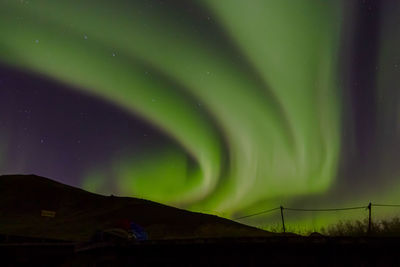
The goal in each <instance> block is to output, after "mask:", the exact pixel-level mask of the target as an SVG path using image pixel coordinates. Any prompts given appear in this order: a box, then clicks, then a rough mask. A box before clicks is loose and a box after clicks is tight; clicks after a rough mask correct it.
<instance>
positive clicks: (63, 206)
mask: <svg viewBox="0 0 400 267" xmlns="http://www.w3.org/2000/svg"><path fill="white" fill-rule="evenodd" d="M42 210H50V211H55V212H56V215H55V217H54V218H50V217H43V216H41V211H42ZM121 221H133V222H135V223H136V224H138V225H140V226H141V227H142V228H144V230H145V231H146V232H147V234H148V236H149V239H151V240H159V239H184V238H216V237H262V236H272V235H274V234H273V233H269V232H266V231H263V230H260V229H257V228H254V227H249V226H246V225H242V224H239V223H236V222H233V221H230V220H227V219H223V218H220V217H217V216H213V215H207V214H201V213H195V212H189V211H185V210H181V209H177V208H173V207H169V206H166V205H162V204H159V203H155V202H151V201H147V200H143V199H137V198H128V197H114V196H102V195H97V194H93V193H89V192H87V191H84V190H81V189H78V188H74V187H71V186H67V185H64V184H61V183H58V182H55V181H52V180H50V179H47V178H43V177H39V176H35V175H3V176H0V234H6V235H18V236H29V237H40V238H48V239H60V240H68V241H88V240H90V239H91V237H92V236H93V234H94V233H95V232H96V230H102V229H109V228H115V227H117V226H118V225H120V223H121Z"/></svg>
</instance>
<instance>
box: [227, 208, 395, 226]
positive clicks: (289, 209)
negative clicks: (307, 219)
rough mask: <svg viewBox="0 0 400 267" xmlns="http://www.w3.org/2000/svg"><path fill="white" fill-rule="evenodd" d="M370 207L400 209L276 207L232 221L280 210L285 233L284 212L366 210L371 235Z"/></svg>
mask: <svg viewBox="0 0 400 267" xmlns="http://www.w3.org/2000/svg"><path fill="white" fill-rule="evenodd" d="M372 207H392V208H400V205H399V204H373V203H369V204H368V205H366V206H357V207H344V208H326V209H307V208H291V207H283V206H280V207H276V208H272V209H268V210H263V211H260V212H257V213H252V214H249V215H246V216H241V217H237V218H234V220H241V219H245V218H250V217H254V216H258V215H261V214H267V213H271V212H273V211H277V210H280V215H281V216H280V217H281V223H282V230H283V232H286V227H285V214H284V211H285V210H287V211H297V212H330V211H346V210H362V209H364V210H368V229H367V230H368V232H367V233H371V224H372Z"/></svg>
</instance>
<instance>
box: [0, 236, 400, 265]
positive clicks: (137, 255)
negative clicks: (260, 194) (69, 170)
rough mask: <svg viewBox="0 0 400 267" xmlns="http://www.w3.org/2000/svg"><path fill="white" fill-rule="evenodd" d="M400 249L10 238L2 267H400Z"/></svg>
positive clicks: (357, 244) (391, 241) (393, 245)
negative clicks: (69, 241) (24, 240)
mask: <svg viewBox="0 0 400 267" xmlns="http://www.w3.org/2000/svg"><path fill="white" fill-rule="evenodd" d="M3 241H4V240H3ZM15 241H17V240H15ZM399 245H400V238H398V237H396V238H394V237H393V238H387V237H386V238H382V237H376V238H375V237H369V238H367V237H365V238H354V237H340V238H333V237H329V238H328V237H267V238H265V237H263V238H245V239H240V238H235V239H229V238H224V239H195V240H174V241H146V242H142V243H130V244H129V243H119V244H117V243H61V242H54V241H53V242H49V241H48V240H42V241H41V242H39V240H37V241H36V242H32V241H31V242H27V243H20V242H18V243H16V242H14V241H13V240H12V238H11V239H9V240H8V241H7V242H3V243H2V244H1V245H0V256H1V258H2V262H3V264H2V266H21V265H22V266H149V265H151V266H155V265H157V266H267V265H268V266H276V265H286V266H293V265H295V266H400V250H399V247H400V246H399ZM5 263H7V264H5Z"/></svg>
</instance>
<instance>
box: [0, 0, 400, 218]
mask: <svg viewBox="0 0 400 267" xmlns="http://www.w3.org/2000/svg"><path fill="white" fill-rule="evenodd" d="M399 47H400V2H399V1H395V0H393V1H390V0H387V1H378V0H375V1H373V0H364V1H358V0H357V1H356V0H352V1H347V0H343V1H339V0H335V1H334V0H331V1H329V0H299V1H292V0H279V1H278V0H251V1H241V0H221V1H215V0H204V1H200V0H199V1H161V0H158V1H156V0H147V1H144V0H143V1H133V0H132V1H128V0H118V1H112V2H111V1H105V0H100V1H89V0H79V1H78V0H74V1H71V0H70V1H65V0H62V1H61V0H60V1H51V0H21V1H13V0H0V173H2V174H11V173H18V174H28V173H29V174H30V173H33V174H37V175H41V176H45V177H49V178H52V179H55V180H57V181H60V182H63V183H66V184H69V185H73V186H77V187H80V188H84V189H86V190H89V191H91V192H96V193H101V194H106V195H109V194H114V195H121V196H134V197H141V198H146V199H151V200H154V201H158V202H162V203H165V204H170V205H173V206H177V207H182V208H187V209H190V210H194V211H202V212H208V213H214V214H218V215H221V216H225V217H228V218H234V217H237V216H241V215H246V214H251V213H252V212H257V211H260V210H263V209H269V208H272V207H276V206H279V205H281V204H282V205H289V206H296V207H304V206H307V207H310V206H311V207H314V208H318V206H321V207H322V206H323V207H337V206H339V207H340V206H349V205H350V206H351V205H356V206H357V205H366V204H368V202H370V201H372V202H376V203H378V202H384V203H397V204H399V203H400V195H399V194H398V192H399V190H400V187H399V186H400V183H399V179H398V178H399V175H400V166H399V164H398V159H399V157H400V90H399V87H400V49H399ZM391 212H393V211H392V210H391V211H382V215H388V214H391ZM268 216H269V215H264V216H259V217H256V218H249V220H247V221H246V223H249V224H254V225H259V224H260V222H265V220H267V219H268ZM334 216H336V217H338V216H340V215H338V214H335V215H333V217H334ZM351 216H353V215H351ZM354 216H361V215H360V214H358V215H354ZM306 217H307V216H302V217H301V216H300V217H296V218H297V219H308V218H306ZM309 217H310V218H311V217H312V218H311V219H312V220H313V223H316V221H315V220H317V219H318V220H320V221H325V220H330V219H331V217H329V216H327V215H318V214H312V215H310V216H309Z"/></svg>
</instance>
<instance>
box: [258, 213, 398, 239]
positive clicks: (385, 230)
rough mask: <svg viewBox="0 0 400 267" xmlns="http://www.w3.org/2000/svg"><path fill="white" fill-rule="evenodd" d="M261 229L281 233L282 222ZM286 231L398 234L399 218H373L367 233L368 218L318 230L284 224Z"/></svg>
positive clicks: (296, 232) (372, 234) (324, 233)
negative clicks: (369, 230)
mask: <svg viewBox="0 0 400 267" xmlns="http://www.w3.org/2000/svg"><path fill="white" fill-rule="evenodd" d="M262 229H263V230H266V231H270V232H273V233H282V232H283V229H282V224H280V223H276V224H273V225H268V226H264V227H262ZM286 232H287V233H294V234H298V235H302V236H309V235H310V234H312V233H315V232H319V233H321V234H322V235H325V236H367V235H370V236H400V218H399V217H393V218H391V219H383V220H375V221H372V222H371V232H370V233H368V218H365V219H364V220H345V221H339V222H338V223H336V224H332V225H329V226H327V227H321V228H320V229H319V230H318V229H315V228H310V227H308V226H303V227H302V226H293V225H287V226H286Z"/></svg>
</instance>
